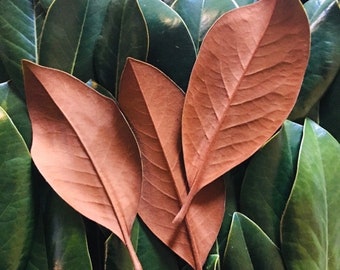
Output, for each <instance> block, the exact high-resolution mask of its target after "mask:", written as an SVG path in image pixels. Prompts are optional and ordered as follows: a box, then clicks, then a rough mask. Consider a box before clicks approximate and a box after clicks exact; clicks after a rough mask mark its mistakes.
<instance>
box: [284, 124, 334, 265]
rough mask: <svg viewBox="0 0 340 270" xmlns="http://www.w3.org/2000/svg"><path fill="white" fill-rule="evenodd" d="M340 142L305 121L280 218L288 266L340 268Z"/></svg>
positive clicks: (285, 258) (315, 125)
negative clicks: (293, 172) (295, 170)
mask: <svg viewBox="0 0 340 270" xmlns="http://www.w3.org/2000/svg"><path fill="white" fill-rule="evenodd" d="M339 168H340V145H339V143H338V142H337V141H336V140H335V139H334V138H333V137H332V136H331V135H330V134H329V133H328V132H326V131H325V130H324V129H323V128H321V127H320V126H318V125H317V124H315V123H314V122H312V121H311V120H308V119H307V120H306V122H305V125H304V130H303V137H302V142H301V149H300V154H299V160H298V169H297V175H296V179H295V183H294V185H293V188H292V192H291V194H290V197H289V200H288V202H287V206H286V209H285V211H284V215H283V217H282V221H281V241H282V245H281V249H282V254H283V258H284V261H285V265H286V266H287V268H307V269H338V268H339V267H340V250H339V243H340V234H339V227H340V219H339V215H338V209H339V207H340V201H339V197H340V181H339V179H340V170H339Z"/></svg>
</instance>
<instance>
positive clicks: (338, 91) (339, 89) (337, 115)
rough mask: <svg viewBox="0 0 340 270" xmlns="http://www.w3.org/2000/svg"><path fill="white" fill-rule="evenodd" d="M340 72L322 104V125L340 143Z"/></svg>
mask: <svg viewBox="0 0 340 270" xmlns="http://www.w3.org/2000/svg"><path fill="white" fill-rule="evenodd" d="M339 104H340V71H339V72H338V75H337V76H336V77H335V80H334V81H333V83H332V85H331V86H330V87H329V88H328V90H327V92H326V94H325V95H324V96H323V98H322V99H321V102H320V125H321V126H322V127H324V128H325V129H327V130H328V132H330V133H331V134H332V135H333V136H334V137H335V138H336V139H337V140H338V141H340V125H338V124H336V123H340V106H339Z"/></svg>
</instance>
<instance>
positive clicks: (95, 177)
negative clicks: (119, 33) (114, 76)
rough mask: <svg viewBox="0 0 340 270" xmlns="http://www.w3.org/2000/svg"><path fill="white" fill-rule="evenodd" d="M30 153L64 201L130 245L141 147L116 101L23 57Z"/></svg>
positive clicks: (136, 264)
mask: <svg viewBox="0 0 340 270" xmlns="http://www.w3.org/2000/svg"><path fill="white" fill-rule="evenodd" d="M23 67H24V77H25V88H26V95H27V105H28V110H29V115H30V118H31V121H32V129H33V143H32V149H31V155H32V157H33V160H34V162H35V164H36V165H37V167H38V169H39V171H40V172H41V174H42V175H43V176H44V178H45V179H46V180H47V181H48V183H49V184H50V185H51V186H52V188H53V189H54V190H55V191H56V192H57V193H58V194H59V195H60V197H62V198H63V200H65V201H66V202H67V203H68V204H70V205H71V206H72V207H73V208H75V209H76V210H77V211H78V212H80V213H81V214H83V215H84V216H86V217H88V218H90V219H92V220H94V221H96V222H97V223H99V224H101V225H103V226H105V227H107V228H108V229H110V230H111V231H112V232H113V233H115V234H116V235H117V236H118V237H119V238H120V239H121V240H122V241H123V242H124V243H125V244H126V245H127V247H128V249H129V252H130V255H131V256H132V260H133V262H134V264H135V267H136V269H141V266H140V264H139V261H138V259H137V257H136V255H135V252H134V250H133V247H132V244H131V241H130V231H131V227H132V224H133V221H134V219H135V216H136V213H137V208H138V201H139V197H140V185H141V165H140V158H139V150H138V147H137V144H136V141H135V138H134V136H133V134H132V133H131V130H130V128H129V126H128V125H127V123H126V121H125V119H124V117H123V115H122V114H121V112H120V111H119V109H118V107H117V105H116V103H115V102H114V101H113V100H112V99H109V98H106V97H104V96H102V95H100V94H98V93H97V92H95V91H94V90H92V89H91V88H89V87H88V86H86V84H84V83H82V82H81V81H79V80H77V79H76V78H74V77H72V76H71V75H69V74H67V73H65V72H62V71H59V70H55V69H50V68H44V67H41V66H38V65H35V64H33V63H31V62H28V61H24V64H23Z"/></svg>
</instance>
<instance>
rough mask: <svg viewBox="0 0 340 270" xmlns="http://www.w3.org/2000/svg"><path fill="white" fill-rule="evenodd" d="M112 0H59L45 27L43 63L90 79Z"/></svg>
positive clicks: (47, 18) (42, 44)
mask: <svg viewBox="0 0 340 270" xmlns="http://www.w3.org/2000/svg"><path fill="white" fill-rule="evenodd" d="M108 3H109V0H96V1H90V0H73V1H69V0H55V1H54V2H53V3H52V5H51V6H50V8H49V10H48V12H47V15H46V19H45V23H44V26H43V30H42V36H41V43H40V55H39V59H40V60H39V63H40V64H41V65H44V66H49V67H53V68H57V69H61V70H63V71H66V72H68V73H71V74H73V75H74V76H76V77H77V78H79V79H81V80H83V81H88V80H89V79H91V78H93V77H94V72H93V51H94V46H95V43H96V41H97V38H98V37H99V34H100V31H101V28H102V24H103V20H104V14H105V12H106V8H107V5H108Z"/></svg>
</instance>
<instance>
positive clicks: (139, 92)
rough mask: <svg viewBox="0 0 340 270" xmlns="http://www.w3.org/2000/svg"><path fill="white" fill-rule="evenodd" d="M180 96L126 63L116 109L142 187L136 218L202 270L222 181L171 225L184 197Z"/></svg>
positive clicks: (145, 67) (159, 77) (151, 72)
mask: <svg viewBox="0 0 340 270" xmlns="http://www.w3.org/2000/svg"><path fill="white" fill-rule="evenodd" d="M183 102H184V94H183V92H182V91H181V90H180V89H179V88H178V86H177V85H175V84H174V83H173V82H172V81H171V80H170V79H169V78H168V77H166V76H165V75H164V74H163V73H161V72H160V71H159V70H158V69H156V68H154V67H152V66H151V65H149V64H146V63H143V62H140V61H137V60H132V59H129V61H128V62H127V64H126V66H125V69H124V72H123V75H122V80H121V88H120V94H119V105H120V107H121V108H122V111H123V112H124V114H125V115H126V117H127V119H128V121H129V122H130V124H131V126H132V127H133V130H134V132H135V134H136V137H137V141H138V144H139V146H140V150H141V154H142V164H143V184H142V195H141V200H140V206H139V210H138V214H139V215H140V217H141V218H142V220H143V221H144V222H145V223H146V225H147V226H148V227H149V228H150V230H151V231H152V232H153V233H154V234H155V235H156V236H157V237H158V238H159V239H160V240H162V241H163V242H164V243H165V244H166V245H167V246H169V247H170V248H171V249H172V250H173V251H174V252H175V253H177V254H178V255H179V256H180V257H182V258H183V259H184V260H186V261H187V262H188V263H189V264H190V265H191V266H192V267H194V268H196V269H201V268H202V265H203V263H204V262H205V260H206V257H207V255H208V253H209V251H210V249H211V247H212V245H213V243H214V241H215V239H216V237H217V234H218V231H219V228H220V226H221V223H222V218H223V213H224V187H223V182H222V181H217V182H215V183H213V185H210V186H208V187H207V188H206V189H204V190H202V191H201V192H200V193H199V194H198V196H197V198H195V200H194V201H193V204H192V205H191V207H190V208H189V211H188V213H187V216H186V217H185V220H184V222H183V223H180V224H174V223H172V220H173V218H174V217H175V215H176V214H177V212H178V211H179V210H180V207H181V205H182V202H183V200H184V199H185V198H186V196H187V190H186V188H187V187H186V179H185V176H184V168H183V161H182V152H181V143H180V127H181V114H182V108H183Z"/></svg>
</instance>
